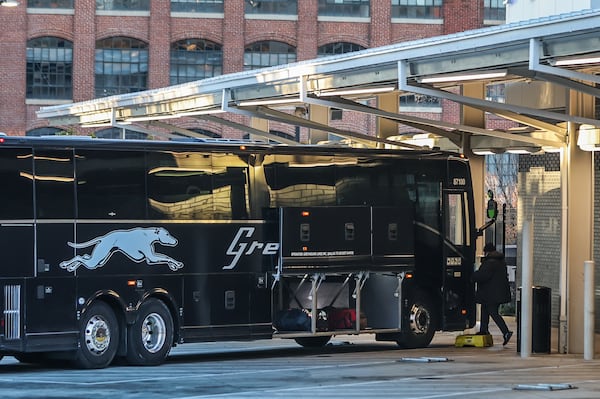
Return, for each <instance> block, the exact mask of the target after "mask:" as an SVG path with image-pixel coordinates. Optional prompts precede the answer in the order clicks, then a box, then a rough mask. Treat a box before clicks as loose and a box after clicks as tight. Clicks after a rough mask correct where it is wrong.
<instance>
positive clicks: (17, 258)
mask: <svg viewBox="0 0 600 399" xmlns="http://www.w3.org/2000/svg"><path fill="white" fill-rule="evenodd" d="M33 236H34V230H33V224H29V225H26V224H23V225H12V224H3V225H0V276H2V278H11V277H32V276H33V275H34V265H35V259H34V253H35V251H34V249H33Z"/></svg>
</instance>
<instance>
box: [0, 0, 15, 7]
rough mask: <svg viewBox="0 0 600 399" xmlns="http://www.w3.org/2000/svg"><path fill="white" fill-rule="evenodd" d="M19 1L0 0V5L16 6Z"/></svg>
mask: <svg viewBox="0 0 600 399" xmlns="http://www.w3.org/2000/svg"><path fill="white" fill-rule="evenodd" d="M18 5H19V2H18V1H16V0H0V6H2V7H16V6H18Z"/></svg>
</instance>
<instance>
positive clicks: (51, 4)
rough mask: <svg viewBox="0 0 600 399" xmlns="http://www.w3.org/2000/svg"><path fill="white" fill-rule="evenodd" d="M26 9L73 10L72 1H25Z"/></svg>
mask: <svg viewBox="0 0 600 399" xmlns="http://www.w3.org/2000/svg"><path fill="white" fill-rule="evenodd" d="M27 8H73V0H27Z"/></svg>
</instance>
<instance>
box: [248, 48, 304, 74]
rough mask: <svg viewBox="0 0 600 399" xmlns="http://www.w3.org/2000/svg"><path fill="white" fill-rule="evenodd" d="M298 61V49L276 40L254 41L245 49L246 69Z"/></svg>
mask: <svg viewBox="0 0 600 399" xmlns="http://www.w3.org/2000/svg"><path fill="white" fill-rule="evenodd" d="M290 62H296V49H295V48H294V47H293V46H290V45H289V44H286V43H283V42H276V41H264V42H256V43H252V44H250V45H248V46H246V48H245V49H244V70H250V69H258V68H264V67H268V66H273V65H281V64H289V63H290Z"/></svg>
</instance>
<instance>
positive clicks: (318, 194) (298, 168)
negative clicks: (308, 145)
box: [264, 155, 336, 208]
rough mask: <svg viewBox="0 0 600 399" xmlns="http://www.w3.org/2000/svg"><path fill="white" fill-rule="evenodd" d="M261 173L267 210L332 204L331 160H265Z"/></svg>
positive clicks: (306, 157)
mask: <svg viewBox="0 0 600 399" xmlns="http://www.w3.org/2000/svg"><path fill="white" fill-rule="evenodd" d="M264 171H265V177H266V181H267V186H268V188H269V196H270V203H269V206H270V207H271V208H275V207H280V206H282V207H286V206H328V205H335V204H336V180H335V163H334V159H333V157H332V156H313V155H303V156H293V155H276V156H272V155H269V156H266V157H265V162H264Z"/></svg>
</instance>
